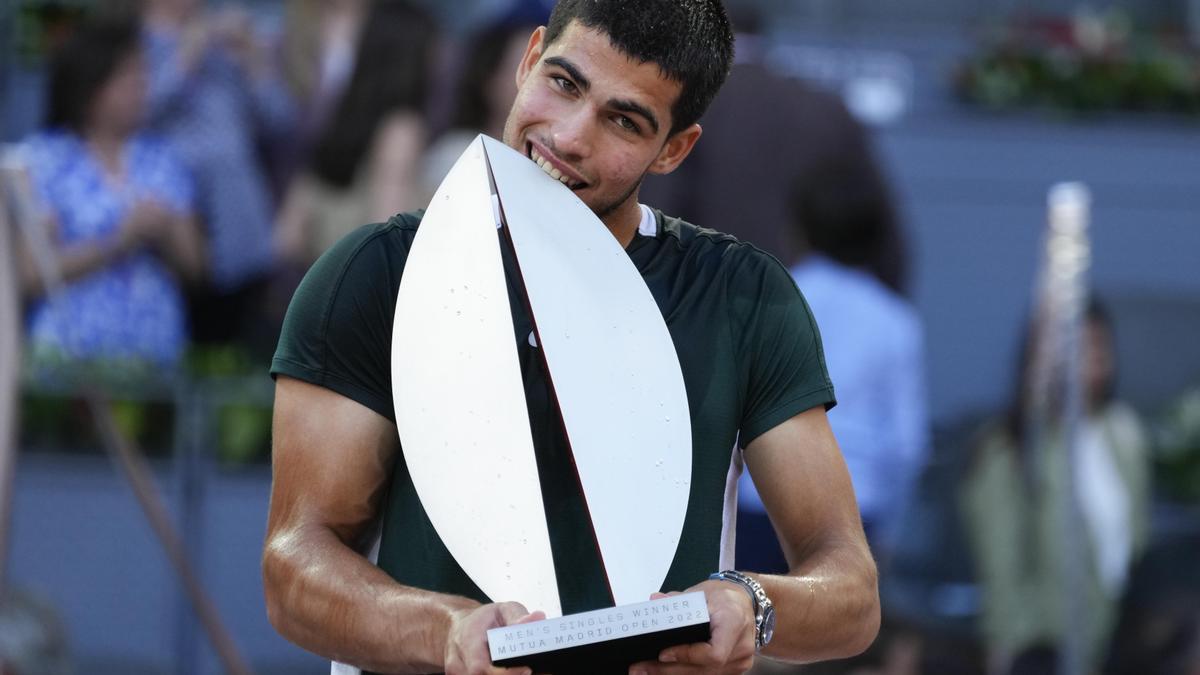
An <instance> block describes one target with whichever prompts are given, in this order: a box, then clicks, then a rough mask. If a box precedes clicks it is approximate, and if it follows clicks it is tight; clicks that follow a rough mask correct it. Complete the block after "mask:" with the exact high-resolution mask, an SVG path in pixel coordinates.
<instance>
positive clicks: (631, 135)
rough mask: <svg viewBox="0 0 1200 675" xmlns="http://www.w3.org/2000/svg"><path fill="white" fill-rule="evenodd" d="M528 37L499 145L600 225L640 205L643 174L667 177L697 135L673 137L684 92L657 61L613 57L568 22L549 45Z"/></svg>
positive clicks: (605, 44)
mask: <svg viewBox="0 0 1200 675" xmlns="http://www.w3.org/2000/svg"><path fill="white" fill-rule="evenodd" d="M544 32H545V29H541V28H539V29H538V30H537V31H536V32H535V33H534V34H533V36H532V37H531V38H530V41H529V45H528V47H527V48H526V51H525V57H524V59H523V60H522V62H521V67H520V68H519V69H518V71H517V87H518V92H517V98H516V101H515V102H514V103H513V107H512V111H511V112H510V113H509V116H508V121H507V123H506V124H505V127H504V142H505V143H507V144H508V145H509V146H510V147H512V148H514V149H516V150H517V151H519V152H522V153H524V154H525V155H526V156H527V157H529V158H530V159H532V160H533V161H535V162H537V163H538V164H539V165H540V166H542V168H543V170H545V171H546V173H548V174H550V176H551V177H553V178H555V179H557V180H560V181H562V182H563V183H565V184H566V185H567V187H569V188H571V189H572V190H574V191H575V194H576V195H578V196H579V198H580V199H582V200H583V202H584V203H585V204H587V205H588V207H589V208H591V209H592V211H594V212H595V213H596V215H597V216H599V217H600V218H601V219H603V220H606V222H608V219H609V218H611V217H616V216H620V215H621V214H628V213H629V211H630V209H631V208H636V204H637V190H638V186H639V185H641V181H642V177H643V176H644V175H645V174H646V173H647V172H651V173H668V172H670V171H672V170H674V168H675V167H676V166H678V164H679V162H681V161H683V158H684V157H686V156H687V153H688V152H690V150H691V147H692V145H693V144H694V143H695V141H696V139H697V138H698V137H699V135H700V127H699V126H697V125H693V126H692V127H691V128H689V129H685V130H683V131H680V132H678V133H676V134H675V135H673V136H669V134H670V129H671V106H672V105H673V104H674V103H675V100H676V98H678V96H679V94H680V91H681V89H682V86H681V85H680V84H679V83H678V82H675V81H673V80H669V79H667V78H665V77H664V76H663V75H662V73H661V72H660V70H659V67H658V66H657V65H655V64H653V63H639V62H637V61H635V60H633V59H630V58H629V57H628V56H626V55H625V54H624V53H622V52H620V51H618V50H617V49H616V48H615V47H613V46H612V44H611V43H610V42H609V39H608V36H607V35H605V34H603V33H601V32H599V31H596V30H592V29H589V28H585V27H583V26H581V25H580V24H579V23H577V22H572V23H571V24H570V25H568V26H567V28H566V30H564V31H563V33H562V34H561V35H560V36H559V37H558V39H557V40H555V41H554V43H553V44H550V45H546V44H545V43H544V42H543V34H544Z"/></svg>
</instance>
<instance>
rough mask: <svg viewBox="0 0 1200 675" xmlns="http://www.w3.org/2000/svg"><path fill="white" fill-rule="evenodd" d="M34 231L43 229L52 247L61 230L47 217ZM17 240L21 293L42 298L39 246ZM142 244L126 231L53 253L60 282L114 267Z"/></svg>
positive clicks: (43, 282) (26, 238) (26, 239)
mask: <svg viewBox="0 0 1200 675" xmlns="http://www.w3.org/2000/svg"><path fill="white" fill-rule="evenodd" d="M34 227H42V228H44V229H45V230H46V234H45V237H44V238H43V241H45V242H47V243H51V245H53V242H54V241H55V240H56V239H57V237H56V235H55V231H56V230H57V228H58V225H57V222H56V221H55V220H54V218H51V217H46V218H44V219H43V220H42V222H41V223H40V224H37V225H34ZM26 234H27V233H26ZM15 239H16V241H15V246H16V251H17V259H18V265H19V273H20V278H21V293H22V295H23V296H24V297H26V298H29V299H32V298H38V297H41V296H42V295H44V294H45V293H46V291H47V289H46V283H45V282H46V280H44V279H42V271H41V269H40V268H39V267H38V266H37V264H36V260H35V258H34V255H35V250H34V246H35V245H37V244H34V243H32V242H30V241H29V238H28V237H27V236H17V237H16V238H15ZM140 244H141V239H140V238H139V237H138V236H136V235H135V234H134V233H133V232H132V231H130V230H129V228H123V229H122V230H121V231H120V232H118V233H117V234H115V235H113V236H111V237H108V238H105V239H101V240H95V241H87V242H80V243H77V244H72V245H70V246H63V247H61V248H55V249H54V250H53V251H52V253H53V258H52V259H53V261H54V264H55V265H56V266H57V269H56V271H57V273H58V274H59V280H60V281H62V282H70V281H74V280H75V279H78V278H79V277H83V276H87V275H88V274H91V273H92V272H95V271H96V270H99V269H103V268H104V267H107V266H109V265H111V264H113V263H114V262H116V261H117V260H119V259H121V258H122V257H123V256H125V255H127V254H128V253H130V252H131V251H132V250H134V249H135V248H136V247H137V246H138V245H140Z"/></svg>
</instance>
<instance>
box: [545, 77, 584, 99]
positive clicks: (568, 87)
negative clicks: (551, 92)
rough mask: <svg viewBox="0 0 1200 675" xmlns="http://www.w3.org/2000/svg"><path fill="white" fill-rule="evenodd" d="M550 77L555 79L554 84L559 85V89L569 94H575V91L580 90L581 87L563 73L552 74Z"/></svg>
mask: <svg viewBox="0 0 1200 675" xmlns="http://www.w3.org/2000/svg"><path fill="white" fill-rule="evenodd" d="M550 79H552V80H554V84H556V85H558V88H559V89H561V90H563V91H564V92H566V93H568V94H574V93H575V92H577V91H579V88H578V87H576V86H575V83H574V82H572V81H570V80H568V79H567V78H565V77H563V76H561V75H551V76H550Z"/></svg>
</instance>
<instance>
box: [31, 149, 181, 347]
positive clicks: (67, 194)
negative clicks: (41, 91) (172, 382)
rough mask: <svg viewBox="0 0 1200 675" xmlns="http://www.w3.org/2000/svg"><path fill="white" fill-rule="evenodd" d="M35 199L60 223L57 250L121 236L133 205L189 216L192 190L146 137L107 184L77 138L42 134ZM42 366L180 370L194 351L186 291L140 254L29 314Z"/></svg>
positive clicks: (149, 255) (169, 157)
mask: <svg viewBox="0 0 1200 675" xmlns="http://www.w3.org/2000/svg"><path fill="white" fill-rule="evenodd" d="M23 155H24V160H25V164H26V166H27V168H28V170H29V175H30V179H31V182H32V184H33V189H34V192H35V194H36V196H37V198H38V199H39V200H40V201H41V203H42V206H44V207H45V208H47V209H48V210H49V211H50V213H51V214H52V215H53V216H54V218H55V219H56V220H57V224H58V230H57V238H58V240H57V242H56V243H57V244H58V245H59V246H61V247H69V246H72V245H76V244H81V243H84V242H103V241H105V240H107V239H109V238H111V237H115V236H116V235H117V232H118V231H119V229H120V225H121V222H122V221H123V220H124V219H125V218H126V217H127V216H128V214H129V212H130V210H131V209H132V208H133V205H134V204H135V203H137V202H138V201H140V200H145V199H152V200H155V201H157V202H158V203H160V204H162V205H164V206H165V207H166V208H169V209H172V210H174V211H178V212H179V213H191V212H192V200H193V188H192V182H191V179H190V178H189V176H188V174H187V173H186V171H185V170H184V169H183V166H182V164H181V163H180V162H179V161H177V160H176V158H175V156H174V155H173V154H172V153H171V152H170V151H169V150H168V148H167V147H166V146H165V145H163V144H161V143H158V142H155V141H153V140H151V139H148V138H144V137H134V138H132V139H131V140H129V141H128V142H127V143H126V146H125V165H126V175H125V178H124V180H123V182H122V183H121V184H117V183H116V182H114V181H113V179H111V178H109V177H108V176H106V175H105V173H104V171H103V169H102V168H101V165H100V163H99V162H98V161H97V159H96V158H95V157H94V156H93V155H92V154H91V153H90V152H89V151H88V148H87V146H86V145H85V144H84V142H83V140H82V139H81V138H79V137H78V136H76V135H74V134H70V133H63V132H44V133H39V134H36V135H34V136H33V137H31V138H30V139H28V140H27V141H26V143H25V145H24V147H23ZM27 320H28V327H29V341H30V346H31V348H32V349H33V353H34V354H35V357H36V356H38V355H42V356H55V357H60V358H62V359H65V360H68V361H74V360H81V359H103V360H113V361H128V360H134V361H144V362H148V363H150V364H154V365H163V366H170V365H174V364H177V363H178V362H179V359H180V357H181V356H182V354H183V350H184V348H185V347H186V346H187V339H188V331H187V316H186V309H185V304H184V299H183V295H182V293H181V290H180V287H179V283H178V281H177V280H176V278H175V276H174V275H173V273H172V272H171V270H170V269H169V268H168V267H167V265H166V263H165V262H164V261H163V260H162V259H160V258H159V257H158V256H157V255H155V253H153V252H151V251H149V250H141V251H138V252H135V253H132V254H130V255H128V256H125V257H124V258H121V259H119V260H118V261H116V262H114V263H112V264H110V265H109V266H107V267H104V268H101V269H98V270H96V271H93V272H91V273H89V274H87V275H85V276H82V277H78V278H76V279H74V280H72V281H71V282H69V283H68V284H67V285H66V287H65V289H64V292H63V293H62V294H61V295H60V296H58V297H57V298H55V299H53V300H49V301H47V300H45V299H43V300H40V301H38V302H37V303H35V304H34V305H33V306H32V307H31V308H30V311H29V314H28V317H27Z"/></svg>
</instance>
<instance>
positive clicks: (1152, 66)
mask: <svg viewBox="0 0 1200 675" xmlns="http://www.w3.org/2000/svg"><path fill="white" fill-rule="evenodd" d="M955 79H956V82H955V86H956V91H957V93H958V95H959V96H960V98H962V99H963V100H965V101H968V102H971V103H975V104H978V105H981V106H984V107H988V108H993V109H1011V108H1019V107H1040V108H1048V109H1052V110H1059V111H1064V112H1070V113H1083V114H1092V113H1098V112H1106V111H1136V112H1158V113H1172V114H1181V115H1191V116H1195V115H1200V55H1197V53H1196V52H1195V51H1194V50H1192V49H1190V48H1189V47H1188V46H1187V44H1186V42H1185V41H1184V40H1183V39H1182V38H1178V37H1175V36H1172V35H1170V34H1167V33H1149V32H1138V31H1136V30H1134V27H1133V26H1132V24H1131V23H1130V21H1129V20H1128V19H1127V18H1126V17H1125V16H1124V15H1122V14H1120V13H1109V14H1105V15H1096V14H1090V13H1081V14H1078V15H1076V16H1074V17H1071V18H1060V19H1034V20H1024V21H1014V22H1012V23H1010V24H1008V25H1006V26H1004V27H1002V28H1001V29H999V30H998V31H996V32H995V33H994V34H993V35H992V36H991V37H990V38H989V39H988V40H986V45H985V46H984V47H983V48H982V49H981V51H980V52H979V53H978V54H976V55H975V56H973V57H971V58H970V59H968V60H967V61H966V62H964V63H963V64H962V65H961V66H960V67H959V70H958V73H957V75H956V78H955Z"/></svg>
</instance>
